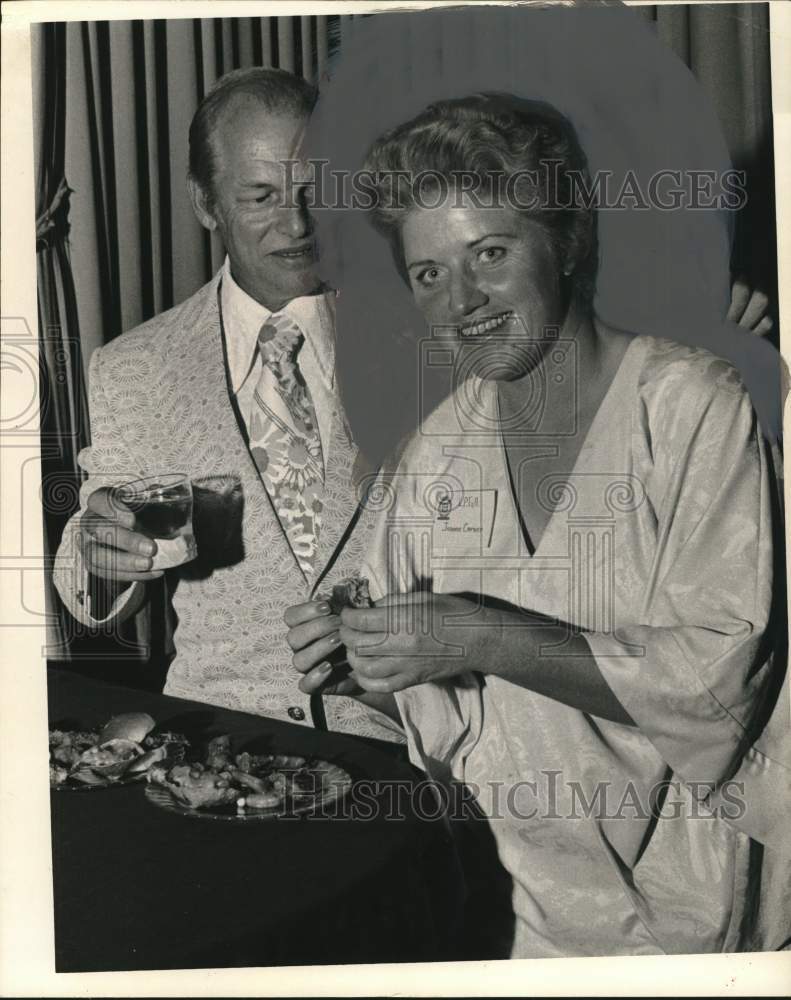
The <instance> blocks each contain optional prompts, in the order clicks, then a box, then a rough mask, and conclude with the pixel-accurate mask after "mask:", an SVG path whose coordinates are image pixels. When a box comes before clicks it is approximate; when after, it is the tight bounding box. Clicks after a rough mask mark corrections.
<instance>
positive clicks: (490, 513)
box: [432, 489, 498, 549]
mask: <svg viewBox="0 0 791 1000" xmlns="http://www.w3.org/2000/svg"><path fill="white" fill-rule="evenodd" d="M432 499H433V504H432V506H433V507H434V511H433V521H434V523H433V534H434V537H435V541H436V542H437V543H438V544H439V545H441V547H442V548H445V547H446V546H447V542H448V541H449V536H453V535H459V536H462V537H465V538H466V539H467V540H469V541H472V542H473V543H474V545H475V548H480V549H488V548H490V547H491V544H492V538H493V536H494V525H495V521H496V519H497V500H498V491H497V490H451V489H448V490H444V491H441V492H439V494H438V495H437V496H435V497H433V498H432Z"/></svg>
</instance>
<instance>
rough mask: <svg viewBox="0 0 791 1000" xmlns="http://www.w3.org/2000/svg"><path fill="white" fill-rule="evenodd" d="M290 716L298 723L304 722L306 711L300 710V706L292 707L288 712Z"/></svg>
mask: <svg viewBox="0 0 791 1000" xmlns="http://www.w3.org/2000/svg"><path fill="white" fill-rule="evenodd" d="M288 714H289V716H290V717H291V718H292V719H295V720H296V721H297V722H302V720H303V719H304V718H305V710H304V708H300V707H299V705H292V706H291V708H290V709H289V710H288Z"/></svg>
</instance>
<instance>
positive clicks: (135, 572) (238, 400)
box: [54, 69, 399, 740]
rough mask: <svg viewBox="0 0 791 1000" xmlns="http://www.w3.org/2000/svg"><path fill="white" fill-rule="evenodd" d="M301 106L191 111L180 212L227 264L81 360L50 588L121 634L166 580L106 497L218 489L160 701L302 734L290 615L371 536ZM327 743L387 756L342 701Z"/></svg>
mask: <svg viewBox="0 0 791 1000" xmlns="http://www.w3.org/2000/svg"><path fill="white" fill-rule="evenodd" d="M314 101H315V91H314V88H312V87H311V86H310V85H309V84H307V83H306V82H305V81H303V80H301V79H298V78H297V77H294V76H292V75H291V74H289V73H286V72H283V71H280V70H274V69H252V70H240V71H236V72H234V73H230V74H228V75H227V76H226V77H224V78H223V79H221V80H220V81H219V82H218V84H217V85H216V86H215V88H214V89H213V90H212V91H211V92H210V93H209V94H208V95H207V97H206V98H205V99H204V101H203V102H202V103H201V105H200V107H199V108H198V110H197V112H196V114H195V117H194V119H193V121H192V124H191V127H190V176H189V182H188V183H189V191H190V196H191V199H192V204H193V207H194V209H195V213H196V215H197V217H198V219H199V220H200V222H201V224H202V225H203V226H205V227H206V228H207V229H209V230H217V231H218V232H219V234H220V235H221V237H222V239H223V242H224V245H225V247H226V250H227V255H228V256H227V258H226V261H225V264H224V266H223V268H222V269H221V271H220V272H219V273H218V274H217V275H215V277H214V278H213V279H212V280H211V281H210V282H209V283H208V284H207V285H206V286H204V287H203V288H201V289H200V290H199V291H198V292H196V293H195V294H194V295H193V296H192V297H191V298H189V299H187V301H185V302H183V303H182V304H181V305H179V306H176V307H175V308H174V309H171V310H169V311H168V312H165V313H163V314H161V315H159V316H155V317H154V318H153V319H151V320H149V321H148V322H147V323H144V324H143V325H142V326H140V327H138V328H137V329H136V330H133V331H131V332H129V333H125V334H124V335H123V336H122V337H119V338H118V339H116V340H115V341H113V342H112V343H110V344H108V345H106V346H105V347H103V348H101V349H100V350H97V351H96V352H95V353H94V354H93V357H92V359H91V365H90V375H89V388H90V409H91V434H92V444H91V447H90V448H87V449H85V450H84V451H83V452H82V453H81V455H80V464H81V466H82V467H83V468H84V469H85V470H86V471H87V473H88V479H87V481H86V483H85V484H84V485H83V488H82V492H81V510H80V512H79V513H78V514H76V515H75V516H74V517H73V518H72V520H71V521H70V522H69V524H68V526H67V528H66V531H65V532H64V536H63V540H62V542H61V546H60V549H59V551H58V555H57V558H56V567H55V574H54V575H55V583H56V586H57V588H58V591H59V593H60V595H61V597H62V598H63V600H64V602H65V603H66V605H67V607H68V608H69V610H70V611H71V612H72V614H73V615H74V616H75V617H76V618H77V619H78V620H79V621H81V622H83V623H85V624H88V625H94V624H99V623H100V622H107V621H111V620H117V621H120V620H123V619H124V618H126V617H128V616H130V615H132V614H133V613H134V612H135V611H136V610H137V609H138V608H139V607H140V605H141V603H142V601H143V600H144V599H145V589H146V584H147V582H148V581H150V580H153V579H155V578H157V577H159V576H161V575H162V570H157V569H155V568H154V557H155V554H156V542H155V541H152V540H151V539H150V538H148V537H147V536H146V535H145V534H143V533H142V532H141V530H140V528H139V525H138V523H137V522H136V520H135V515H134V513H133V512H132V511H131V510H130V509H128V507H127V506H125V505H124V504H123V503H121V502H120V499H119V496H118V493H117V492H115V491H114V489H113V488H114V487H117V486H119V485H121V484H124V483H127V482H129V481H130V480H135V479H138V478H140V477H142V476H148V475H161V474H163V473H168V472H180V473H185V474H187V475H188V476H189V478H190V479H191V480H192V481H193V484H194V485H195V484H198V483H201V482H202V483H204V484H206V483H209V484H212V483H213V484H214V488H213V489H212V488H206V489H203V490H198V491H196V507H195V518H196V537H197V541H198V550H199V554H198V559H197V560H196V561H194V562H192V563H188V564H186V565H184V566H182V567H180V568H179V569H176V570H171V571H170V572H169V579H168V587H169V590H170V593H171V597H172V601H173V606H174V610H175V612H176V614H177V616H178V627H177V631H176V634H175V645H176V657H175V659H174V661H173V663H172V664H171V666H170V669H169V672H168V677H167V682H166V685H165V691H166V693H168V694H171V695H175V696H178V697H183V698H190V699H196V700H200V701H205V702H208V703H211V704H216V705H223V706H227V707H230V708H234V709H239V710H242V711H247V712H252V713H256V714H261V715H268V716H276V717H281V718H284V719H288V720H292V721H294V722H298V723H302V724H304V725H311V724H320V725H323V724H324V721H325V720H324V719H323V718H322V715H323V708H322V707H321V702H320V701H317V700H316V699H314V700H313V711H312V710H311V699H310V698H309V697H308V696H306V695H304V694H303V693H302V692H300V690H299V688H298V686H297V684H298V681H299V675H298V674H296V672H294V671H293V668H292V666H291V650H290V649H289V647H288V645H287V643H286V634H285V628H284V625H283V620H282V615H283V610H284V609H285V608H287V607H289V606H291V605H295V604H298V603H300V602H303V601H306V600H308V599H310V598H311V597H312V596H313V595H314V594H315V593H316V592H317V590H319V591H320V590H323V589H325V588H326V587H327V586H328V585H329V584H331V583H332V582H334V581H335V580H337V579H338V578H340V577H343V576H346V575H349V574H350V573H352V572H354V571H355V570H356V569H357V568H358V567H359V566H360V564H361V561H362V551H363V548H364V539H365V535H366V524H367V522H366V519H365V517H363V516H361V511H360V509H359V508H358V505H357V497H356V493H355V489H354V486H353V466H354V463H355V460H356V457H357V452H356V449H355V448H354V446H353V444H352V442H351V439H350V436H349V434H348V430H347V426H346V423H345V419H344V416H343V412H342V409H341V404H340V401H339V398H338V393H337V386H336V382H335V358H334V300H333V293H328V292H325V291H324V290H323V289H322V288H321V286H320V282H319V279H318V277H317V274H316V270H315V264H316V258H315V254H316V249H315V245H314V238H313V233H312V223H311V219H310V216H309V214H308V212H307V210H306V207H305V200H306V197H305V192H306V186H307V183H308V182H307V180H306V177H307V171H306V169H305V165H304V164H303V165H302V167H300V166H299V164H298V163H297V166H296V167H294V168H293V169H289V170H286V169H284V162H285V161H291V162H292V164H293V163H294V161H298V155H299V145H300V140H301V137H302V134H303V132H304V128H305V125H306V123H307V119H308V116H309V114H310V112H311V110H312V107H313V104H314ZM218 483H219V487H218V486H217V484H218ZM201 498H202V499H201ZM199 499H200V501H201V502H200V503H198V501H199ZM198 521H200V522H201V524H199V523H198ZM199 527H202V532H200V533H199V532H198V528H199ZM326 723H327V725H328V726H329V728H332V729H339V730H347V731H350V732H354V733H359V734H364V735H371V736H379V737H383V738H390V739H396V740H398V739H399V735H398V734H397V733H394V731H393V727H392V725H388V724H387V721H386V719H385V718H384V717H383V716H381V715H379V714H378V713H376V712H375V711H374V710H369V708H368V707H367V706H365V705H363V704H361V703H359V702H358V701H355V700H354V699H351V698H344V699H336V698H333V699H328V701H327V707H326Z"/></svg>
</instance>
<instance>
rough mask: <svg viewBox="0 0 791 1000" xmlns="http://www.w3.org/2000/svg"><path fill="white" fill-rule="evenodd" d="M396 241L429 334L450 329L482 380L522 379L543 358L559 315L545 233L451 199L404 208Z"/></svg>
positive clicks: (556, 269)
mask: <svg viewBox="0 0 791 1000" xmlns="http://www.w3.org/2000/svg"><path fill="white" fill-rule="evenodd" d="M401 239H402V247H403V254H404V260H405V263H406V268H407V273H408V275H409V284H410V287H411V289H412V292H413V294H414V296H415V301H416V303H417V305H418V308H419V309H420V310H421V312H422V313H423V315H424V316H425V318H426V321H427V322H428V324H429V326H430V327H431V328H432V330H436V329H437V328H442V329H443V330H447V329H448V328H449V327H450V328H452V329H454V330H455V332H456V333H457V334H458V337H459V339H460V343H461V344H462V349H463V350H465V351H467V350H474V352H475V357H474V359H473V360H472V370H474V371H475V373H476V374H478V375H479V376H481V377H483V378H489V379H500V380H511V379H516V378H521V377H522V376H523V375H525V374H527V372H529V371H530V370H531V369H532V368H533V367H534V366H535V364H536V363H537V362H538V360H539V359H540V358H541V356H542V354H543V348H542V347H541V346H540V344H541V342H543V344H546V343H547V334H546V332H545V331H546V330H547V328H548V327H555V328H558V327H560V326H561V325H562V323H563V319H564V316H565V305H564V303H563V297H562V295H561V291H560V280H559V279H560V266H561V265H560V264H559V262H558V261H557V259H556V254H555V251H554V250H553V248H552V246H551V244H550V241H549V238H548V237H547V235H546V233H545V231H544V230H543V229H542V228H541V227H540V226H539V225H537V224H536V223H535V222H532V221H531V220H529V219H527V218H525V217H524V216H523V215H522V214H520V213H519V212H516V211H514V210H513V209H509V208H486V207H482V206H480V205H478V206H475V205H474V204H471V203H470V202H469V200H468V199H466V198H457V197H455V196H454V195H453V194H451V196H450V197H447V198H445V200H444V204H442V205H441V206H440V207H438V208H413V209H411V210H410V211H409V212H408V213H407V216H406V219H405V221H404V224H403V227H402V230H401ZM460 360H461V359H460Z"/></svg>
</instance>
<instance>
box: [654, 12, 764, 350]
mask: <svg viewBox="0 0 791 1000" xmlns="http://www.w3.org/2000/svg"><path fill="white" fill-rule="evenodd" d="M635 9H636V10H639V11H640V12H641V13H642V14H643V15H644V16H646V17H647V18H649V19H650V20H651V21H653V22H654V24H655V26H656V31H657V34H658V36H659V38H661V39H662V41H663V42H665V44H667V45H668V46H669V47H670V48H672V49H673V51H674V52H675V53H676V55H678V57H679V58H680V59H682V60H683V61H684V62H685V63H686V64H687V66H689V68H690V69H691V71H692V73H693V74H694V76H695V78H696V79H697V81H698V82H699V83H700V85H701V87H702V88H703V90H704V91H705V92H706V94H707V95H708V97H709V100H710V101H711V103H712V105H713V107H714V110H715V112H716V114H717V117H718V118H719V121H720V124H721V126H722V129H723V132H724V134H725V139H726V141H727V143H728V149H729V151H730V154H731V159H732V160H733V165H734V167H735V168H736V169H737V170H743V171H745V174H746V181H747V184H746V187H747V203H746V205H745V207H744V209H743V210H742V211H741V212H740V213H739V214H738V216H737V219H736V233H735V239H734V252H733V270H734V273H737V274H744V275H745V276H746V277H747V278H748V280H749V281H750V283H751V284H752V285H753V286H754V287H757V288H761V289H762V290H763V291H765V292H767V293H768V294H769V297H770V300H771V301H772V302H773V303H776V302H777V270H776V267H777V261H776V249H775V241H774V239H769V238H767V237H768V235H769V234H772V235H773V234H774V232H775V203H774V152H773V144H772V74H771V65H770V60H769V6H768V4H765V3H758V4H751V3H734V4H661V5H659V4H654V5H649V6H644V7H638V8H635ZM775 319H776V317H775ZM776 331H777V325H775V343H776V344H777V342H778V341H777V339H776V338H777V333H776Z"/></svg>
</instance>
